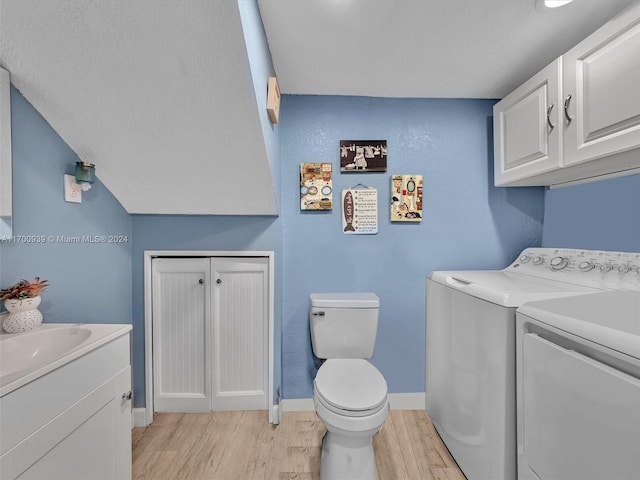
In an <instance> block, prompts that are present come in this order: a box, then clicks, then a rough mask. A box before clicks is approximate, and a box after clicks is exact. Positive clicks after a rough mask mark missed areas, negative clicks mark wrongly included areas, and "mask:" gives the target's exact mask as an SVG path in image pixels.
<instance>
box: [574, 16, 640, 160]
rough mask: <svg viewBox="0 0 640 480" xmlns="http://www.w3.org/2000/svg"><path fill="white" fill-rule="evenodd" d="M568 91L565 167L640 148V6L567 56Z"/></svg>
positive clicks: (585, 41)
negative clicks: (639, 8)
mask: <svg viewBox="0 0 640 480" xmlns="http://www.w3.org/2000/svg"><path fill="white" fill-rule="evenodd" d="M563 90H564V95H565V99H568V98H569V96H571V98H570V100H567V119H566V120H565V121H566V122H567V124H566V126H565V133H564V138H565V148H564V164H565V165H575V164H578V163H583V162H586V161H589V160H591V159H594V158H599V157H603V156H606V155H611V154H616V153H619V152H624V151H626V150H631V149H634V148H638V146H639V145H640V11H638V9H635V10H634V11H631V12H628V14H627V15H622V16H620V17H618V18H616V19H615V20H613V21H612V22H610V23H609V24H607V25H606V26H605V28H601V29H600V30H598V31H596V32H595V33H594V34H593V35H591V36H590V37H588V38H587V39H586V40H584V41H583V42H581V43H580V44H579V45H578V46H576V47H575V48H573V49H572V50H570V51H569V52H567V54H565V55H564V81H563ZM569 118H571V119H572V120H571V121H569ZM621 166H624V165H621ZM636 166H637V162H636Z"/></svg>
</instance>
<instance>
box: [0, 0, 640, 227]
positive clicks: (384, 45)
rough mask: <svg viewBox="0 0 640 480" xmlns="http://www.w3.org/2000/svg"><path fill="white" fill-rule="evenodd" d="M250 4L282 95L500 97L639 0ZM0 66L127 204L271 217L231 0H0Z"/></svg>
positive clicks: (270, 192)
mask: <svg viewBox="0 0 640 480" xmlns="http://www.w3.org/2000/svg"><path fill="white" fill-rule="evenodd" d="M242 1H254V0H242ZM256 1H258V4H259V6H260V13H261V16H262V19H263V23H264V25H265V30H266V34H267V39H268V42H269V48H270V50H271V56H272V59H273V63H274V67H275V71H276V74H277V76H278V79H279V83H280V87H281V91H282V92H283V93H291V94H328V95H365V96H383V97H453V98H456V97H457V98H500V97H502V96H504V95H505V94H506V93H508V92H509V91H510V90H512V89H513V88H514V87H516V86H517V85H519V84H520V83H522V82H523V81H524V80H526V79H527V78H529V77H530V76H531V75H533V74H534V73H535V72H537V71H538V70H539V69H540V68H542V67H544V66H545V65H546V64H548V63H549V62H550V61H551V60H553V59H554V58H556V57H557V56H558V55H560V54H562V53H564V52H565V51H566V50H568V49H569V48H570V47H571V46H573V45H574V44H576V43H577V42H578V41H580V40H581V39H582V38H584V37H586V36H587V35H588V34H589V33H591V32H592V31H593V30H595V29H596V28H597V27H598V26H600V25H602V24H603V23H605V22H606V21H607V20H608V19H609V18H610V17H611V16H613V15H614V14H615V13H616V12H618V11H619V10H621V9H622V8H623V7H625V6H626V5H628V4H629V3H632V2H633V1H636V2H637V1H638V0H606V1H604V0H575V2H574V4H572V5H571V6H570V7H567V8H566V9H562V10H558V11H555V12H552V13H540V12H539V11H537V10H536V9H535V8H534V3H535V0H446V1H443V0H304V1H300V0H256ZM0 65H2V66H3V67H5V68H6V69H8V70H9V71H11V73H12V82H13V84H14V85H15V86H16V87H17V88H18V89H19V90H20V91H21V92H22V94H23V95H24V96H25V97H26V98H27V99H28V100H29V101H30V102H31V103H32V104H33V105H34V107H35V108H36V109H37V110H38V111H39V112H40V113H41V114H42V115H43V116H44V117H45V118H46V119H47V121H48V122H49V123H50V124H51V125H52V126H53V128H54V129H55V130H56V131H57V132H58V134H59V135H60V136H61V137H62V138H63V139H64V140H65V141H66V142H67V143H68V144H69V145H70V146H71V148H72V149H73V150H74V151H75V152H76V153H77V154H78V155H79V156H80V158H81V159H82V160H85V161H89V162H93V163H95V164H96V165H97V175H98V177H99V179H100V180H101V181H102V182H103V183H104V184H105V185H106V186H107V187H108V188H109V190H110V191H111V192H112V193H113V194H114V195H115V196H116V198H118V200H119V201H120V202H121V203H122V205H123V206H124V207H125V209H126V210H127V211H129V212H130V213H158V214H161V213H164V214H225V215H228V214H257V215H265V214H266V215H272V214H276V213H277V206H276V194H275V192H274V189H273V186H272V185H273V182H272V177H271V171H270V168H269V163H270V162H269V160H271V162H272V164H275V165H277V159H273V158H272V159H269V158H268V153H267V149H266V148H265V140H264V137H263V131H262V127H261V123H260V118H259V113H262V114H263V115H264V112H262V111H261V110H259V109H263V108H264V105H263V104H262V102H261V101H257V100H256V93H255V90H254V88H253V85H252V78H251V71H250V65H249V60H248V55H247V50H246V47H245V41H244V37H243V32H242V25H241V20H240V13H239V8H238V0H128V1H124V0H0ZM265 82H266V79H265ZM283 115H286V112H283ZM274 128H278V127H274ZM274 131H275V130H274Z"/></svg>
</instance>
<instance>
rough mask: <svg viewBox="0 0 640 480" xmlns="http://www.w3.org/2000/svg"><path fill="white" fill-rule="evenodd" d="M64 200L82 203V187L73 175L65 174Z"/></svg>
mask: <svg viewBox="0 0 640 480" xmlns="http://www.w3.org/2000/svg"><path fill="white" fill-rule="evenodd" d="M64 201H65V202H71V203H82V189H81V188H80V185H78V184H77V183H76V177H74V176H73V175H65V176H64Z"/></svg>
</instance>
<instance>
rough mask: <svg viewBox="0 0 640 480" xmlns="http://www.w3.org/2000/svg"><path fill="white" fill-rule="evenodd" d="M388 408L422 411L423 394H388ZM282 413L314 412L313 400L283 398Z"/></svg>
mask: <svg viewBox="0 0 640 480" xmlns="http://www.w3.org/2000/svg"><path fill="white" fill-rule="evenodd" d="M389 406H390V407H391V410H424V408H425V396H424V392H417V393H390V394H389ZM280 409H281V411H282V412H307V411H313V410H315V407H314V405H313V398H283V399H282V400H280Z"/></svg>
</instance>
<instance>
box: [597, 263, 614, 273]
mask: <svg viewBox="0 0 640 480" xmlns="http://www.w3.org/2000/svg"><path fill="white" fill-rule="evenodd" d="M611 270H613V265H611V264H610V263H604V264H602V265H601V266H600V271H601V272H602V273H608V272H610V271H611Z"/></svg>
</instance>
